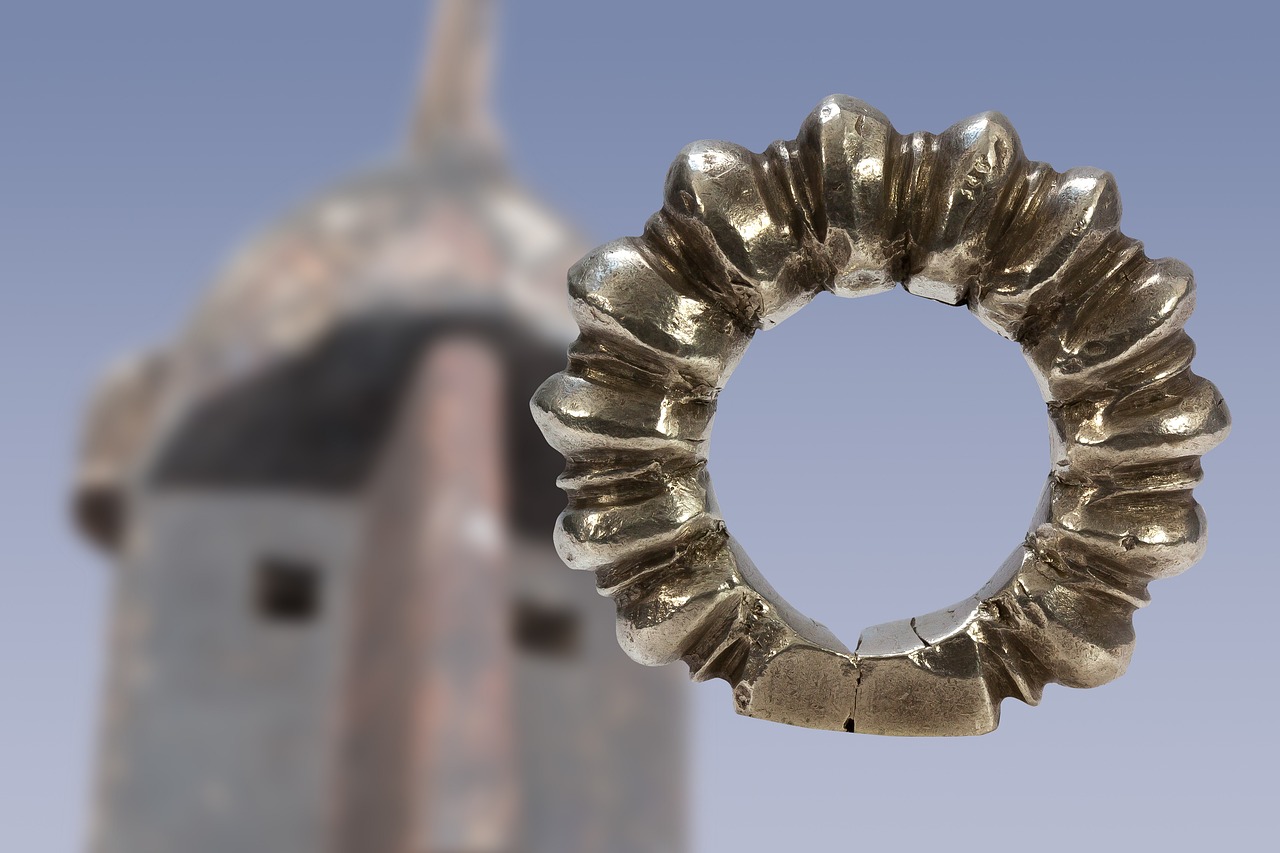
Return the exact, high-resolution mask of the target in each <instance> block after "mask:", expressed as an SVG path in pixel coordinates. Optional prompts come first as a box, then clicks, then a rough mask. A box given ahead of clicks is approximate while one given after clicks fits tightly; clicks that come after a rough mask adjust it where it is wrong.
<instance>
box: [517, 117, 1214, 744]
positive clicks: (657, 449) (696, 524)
mask: <svg viewBox="0 0 1280 853" xmlns="http://www.w3.org/2000/svg"><path fill="white" fill-rule="evenodd" d="M1119 224H1120V197H1119V194H1118V192H1117V190H1116V186H1115V181H1114V179H1113V178H1112V176H1111V175H1110V174H1108V173H1106V172H1102V171H1098V170H1095V169H1070V170H1068V171H1066V172H1061V173H1060V172H1056V171H1054V170H1053V169H1052V168H1050V167H1049V166H1047V165H1046V164H1044V163H1038V162H1035V161H1031V160H1028V159H1027V158H1026V156H1025V155H1024V154H1023V151H1022V146H1021V143H1020V142H1019V140H1018V136H1017V134H1016V132H1015V131H1014V130H1013V127H1012V126H1011V125H1010V124H1009V121H1008V120H1007V119H1006V118H1005V117H1004V116H1002V115H1000V114H998V113H984V114H982V115H978V116H974V117H973V118H969V119H966V120H965V121H962V122H960V123H958V124H956V125H954V126H952V127H951V128H949V129H947V130H946V131H944V132H943V133H941V134H937V135H935V134H931V133H913V134H909V135H904V134H900V133H898V132H897V131H895V130H894V128H893V126H892V125H891V124H890V123H889V121H888V119H886V118H885V117H884V116H883V115H882V114H881V113H880V112H879V111H877V110H875V109H874V108H872V107H870V106H868V105H867V104H864V103H862V102H861V101H858V100H855V99H853V98H849V97H845V96H833V97H830V98H827V99H826V100H824V101H823V102H822V103H821V104H819V105H818V107H817V108H816V109H815V110H814V111H813V112H812V113H811V114H810V115H809V117H808V118H807V119H806V120H805V122H804V124H803V126H802V127H801V130H800V134H799V136H798V137H797V138H796V139H795V140H794V141H786V142H776V143H774V144H773V145H771V146H769V148H768V149H767V150H766V151H765V152H764V153H762V154H755V153H752V152H750V151H747V150H745V149H743V148H741V147H739V146H736V145H732V144H730V143H725V142H697V143H694V144H693V145H690V146H688V147H687V148H685V150H684V151H683V152H681V154H680V156H679V157H678V158H677V159H676V161H675V163H674V164H673V165H672V167H671V170H670V172H669V174H668V176H667V181H666V190H665V201H664V204H663V207H662V210H660V211H659V212H658V213H657V214H655V215H654V216H653V217H652V218H651V219H650V220H649V222H648V223H647V225H646V227H645V230H644V234H643V236H641V237H638V238H624V239H621V240H616V241H614V242H612V243H608V244H605V245H604V246H601V247H599V248H597V249H595V250H594V251H593V252H591V253H590V254H588V255H587V256H586V257H585V258H583V259H582V260H581V261H579V262H578V263H577V264H576V265H575V266H574V267H573V269H572V270H571V271H570V273H569V290H570V297H571V304H572V307H573V311H574V316H575V318H576V320H577V322H578V325H579V328H580V330H581V335H580V337H579V338H578V339H577V341H576V342H575V343H574V344H573V346H572V347H571V349H570V350H569V362H568V367H567V368H566V370H565V371H564V372H562V373H559V374H557V375H555V376H553V377H551V378H550V379H548V380H547V382H546V383H544V384H543V385H542V387H541V388H540V389H539V390H538V392H537V394H536V395H535V396H534V398H533V401H532V405H533V412H534V416H535V418H536V419H537V421H538V423H539V425H540V426H541V427H542V430H543V432H544V434H545V435H546V437H547V440H548V441H549V442H550V443H551V444H552V445H553V446H554V447H555V448H556V449H557V450H559V451H560V452H561V453H562V454H564V456H565V458H566V460H567V468H566V470H565V473H564V475H563V476H562V478H561V479H560V485H561V486H562V488H564V490H565V491H566V492H567V493H568V498H569V505H568V508H567V509H566V510H565V512H564V513H563V514H562V515H561V517H560V520H559V523H558V525H557V528H556V531H555V541H556V547H557V549H558V551H559V553H560V556H561V557H562V558H563V559H564V561H565V562H566V563H567V564H568V565H569V566H571V567H573V568H579V569H591V570H593V571H595V573H596V577H597V583H598V586H599V589H600V591H601V592H602V593H603V594H605V595H608V596H610V597H612V598H613V599H614V601H615V603H616V604H617V609H618V638H619V640H620V642H621V644H622V646H623V648H625V649H626V651H627V652H628V653H629V654H630V655H631V656H632V657H633V658H635V659H636V660H638V661H640V662H642V663H646V664H651V665H657V664H665V663H670V662H672V661H675V660H677V659H683V660H684V661H685V662H686V663H688V665H689V668H690V671H691V673H692V676H693V678H695V679H697V680H702V679H707V678H723V679H725V680H726V681H728V682H729V683H730V684H731V685H733V696H734V700H735V703H736V706H737V710H738V712H739V713H742V714H746V715H748V716H752V717H760V718H764V719H770V720H776V721H779V722H784V723H791V724H795V725H802V726H810V727H815V728H824V729H836V730H840V729H843V730H846V731H858V732H870V733H876V734H892V735H968V734H981V733H984V732H988V731H991V730H992V729H994V728H995V727H996V725H997V723H998V722H999V710H1000V702H1001V700H1003V699H1004V698H1005V697H1007V696H1014V697H1017V698H1019V699H1021V700H1023V701H1025V702H1029V703H1032V704H1035V703H1036V702H1038V701H1039V698H1040V695H1041V691H1042V690H1043V688H1044V685H1045V684H1046V683H1047V682H1050V681H1054V682H1058V683H1061V684H1065V685H1068V686H1073V687H1091V686H1094V685H1098V684H1102V683H1104V682H1106V681H1109V680H1111V679H1113V678H1115V677H1117V676H1119V675H1120V674H1121V673H1123V672H1124V669H1125V666H1126V664H1127V663H1128V661H1129V657H1130V654H1131V653H1132V650H1133V642H1134V635H1133V627H1132V619H1131V617H1132V614H1133V611H1134V610H1135V609H1136V608H1138V607H1141V606H1143V605H1144V604H1145V603H1146V601H1147V593H1146V586H1147V584H1148V582H1149V581H1151V580H1153V579H1156V578H1162V577H1168V576H1170V575H1174V574H1177V573H1179V572H1181V571H1183V570H1185V569H1186V568H1188V567H1189V566H1190V565H1191V564H1192V563H1194V562H1195V561H1196V560H1197V559H1198V558H1199V557H1200V555H1201V553H1202V551H1203V548H1204V516H1203V513H1202V512H1201V509H1200V506H1199V504H1197V503H1196V501H1195V500H1194V498H1193V497H1192V494H1191V490H1192V488H1193V487H1194V486H1195V485H1196V483H1198V482H1199V480H1200V476H1201V471H1200V464H1199V456H1200V455H1201V454H1203V453H1204V452H1205V451H1207V450H1209V449H1210V448H1212V447H1213V446H1214V445H1216V444H1217V443H1218V442H1220V441H1221V440H1222V439H1223V438H1224V437H1225V436H1226V434H1227V431H1228V429H1229V427H1230V416H1229V414H1228V412H1227V408H1226V405H1225V404H1224V402H1223V400H1222V396H1221V394H1220V393H1219V392H1218V390H1217V389H1216V388H1215V387H1214V386H1213V385H1212V383H1210V382H1208V381H1207V380H1205V379H1202V378H1201V377H1199V376H1197V375H1195V374H1194V373H1192V372H1191V370H1190V363H1191V359H1192V355H1193V353H1194V346H1193V344H1192V342H1191V339H1190V338H1188V337H1187V335H1186V333H1185V332H1183V331H1182V326H1183V324H1184V323H1185V321H1186V319H1187V317H1188V315H1189V314H1190V313H1191V309H1192V305H1193V303H1194V298H1195V297H1194V293H1195V288H1194V283H1193V279H1192V275H1191V271H1190V270H1189V269H1188V268H1187V267H1186V266H1185V265H1184V264H1182V263H1180V262H1179V261H1176V260H1171V259H1160V260H1152V259H1149V258H1147V257H1146V255H1145V254H1143V251H1142V245H1141V244H1140V243H1139V242H1138V241H1136V240H1133V239H1132V238H1130V237H1127V236H1125V235H1124V234H1123V233H1121V231H1120V227H1119ZM897 283H902V284H903V285H904V286H905V288H906V289H907V290H908V291H909V292H911V293H913V294H917V295H920V296H924V297H927V298H930V299H936V300H939V301H942V302H946V303H950V304H955V305H960V304H965V305H967V306H968V307H969V310H970V311H972V312H973V313H974V314H976V315H977V316H978V318H979V319H980V320H981V321H982V322H983V323H984V324H986V325H987V326H989V327H990V328H992V329H994V330H995V331H996V332H998V333H999V334H1001V335H1003V336H1004V337H1006V338H1009V339H1011V340H1013V341H1015V342H1017V343H1018V344H1019V345H1020V346H1021V347H1022V350H1023V353H1024V355H1025V356H1026V359H1027V361H1028V363H1029V364H1030V365H1031V368H1032V370H1033V372H1034V373H1035V375H1036V377H1037V380H1038V382H1039V385H1040V388H1041V391H1042V394H1043V396H1044V399H1045V402H1046V403H1047V404H1048V410H1049V419H1050V424H1051V455H1052V467H1051V470H1050V473H1049V477H1048V480H1047V482H1046V485H1045V489H1044V495H1043V498H1042V500H1041V502H1040V504H1039V506H1038V507H1037V509H1036V511H1035V514H1034V518H1033V519H1032V523H1031V526H1030V528H1029V530H1028V531H1027V532H1026V534H1025V536H1024V537H1023V538H1022V540H1021V541H1020V542H1019V544H1018V545H1017V546H1016V547H1015V548H1014V549H1013V552H1012V553H1011V554H1010V556H1009V558H1008V560H1007V561H1006V562H1005V563H1004V564H1003V565H1002V566H1001V567H1000V569H999V570H998V571H997V572H996V574H995V576H994V577H993V578H992V579H991V581H989V582H988V583H987V584H986V586H984V587H983V588H982V589H980V590H979V591H978V592H977V593H975V594H974V595H973V596H971V597H970V598H968V599H965V600H964V601H962V602H960V603H959V604H956V605H954V606H952V607H948V608H945V609H943V610H939V611H936V612H934V613H929V614H927V615H924V616H917V617H915V618H912V619H904V620H901V621H899V622H891V623H888V624H885V625H878V626H875V627H872V628H869V629H867V630H866V631H864V632H863V634H862V636H861V638H860V639H859V642H858V645H857V646H856V647H855V648H854V649H852V650H850V649H849V648H848V647H846V646H844V645H843V644H841V643H840V641H839V640H837V639H836V638H835V637H834V636H832V635H831V633H830V632H829V631H828V630H827V629H826V628H825V627H823V626H822V625H820V624H818V623H816V622H814V621H813V620H811V619H809V618H807V617H805V616H804V615H802V614H801V613H799V612H797V611H796V610H794V609H793V608H792V607H790V606H789V605H788V604H787V603H786V602H785V601H783V600H782V599H781V598H780V597H779V596H778V595H777V593H775V592H774V591H773V589H772V588H770V586H769V584H768V583H767V582H766V581H765V580H764V578H763V577H762V576H761V575H760V573H759V572H758V571H757V570H756V568H755V567H754V566H753V565H752V563H751V561H750V559H749V558H748V557H747V555H746V553H745V552H744V551H743V550H742V548H741V546H740V545H738V543H737V542H736V541H735V540H734V539H733V537H732V536H731V535H730V534H729V533H728V530H727V528H726V524H725V520H724V519H723V518H722V516H721V513H720V510H719V508H718V506H717V503H716V499H715V495H714V492H713V491H712V488H711V481H710V478H709V476H708V474H707V470H706V464H707V448H708V441H709V438H710V431H711V423H712V418H713V416H714V413H715V405H716V396H717V394H718V392H719V390H720V389H721V388H723V387H724V384H725V381H726V380H727V378H728V376H729V374H730V373H731V372H732V370H733V369H734V367H735V366H736V365H737V363H738V361H739V359H740V358H741V356H742V353H743V351H744V350H745V349H746V346H747V344H748V342H749V341H750V339H751V337H752V335H753V334H754V333H755V332H756V331H757V330H759V329H768V328H769V327H771V326H773V325H775V324H777V323H779V322H781V321H782V320H783V319H785V318H786V317H787V316H789V315H790V314H792V313H793V312H795V311H796V310H798V309H799V308H801V307H802V306H803V305H804V304H805V303H806V302H808V301H809V300H810V299H812V298H813V297H814V296H815V295H816V294H817V293H818V292H819V291H822V290H830V291H832V292H833V293H836V294H838V295H840V296H862V295H865V294H871V293H879V292H881V291H885V290H890V289H892V288H893V287H894V286H895V285H896V284H897Z"/></svg>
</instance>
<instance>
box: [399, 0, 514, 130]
mask: <svg viewBox="0 0 1280 853" xmlns="http://www.w3.org/2000/svg"><path fill="white" fill-rule="evenodd" d="M497 5H498V3H497V0H437V2H436V10H435V16H434V20H433V22H432V26H431V38H430V43H429V45H428V48H427V56H426V62H425V64H424V68H423V76H422V84H421V86H420V88H419V92H418V100H417V104H416V105H415V108H414V116H413V127H412V129H411V138H410V147H411V148H412V150H413V151H414V152H415V153H419V154H421V153H424V152H426V151H428V150H429V149H431V148H432V147H434V146H435V144H436V143H437V142H438V141H440V140H441V139H442V138H453V139H463V140H466V141H467V142H469V143H481V144H485V145H488V146H494V147H496V146H497V145H498V131H497V125H496V122H495V121H494V117H493V109H492V103H491V89H492V78H493V65H494V59H495V55H496V45H495V42H496V41H497V37H496V30H497Z"/></svg>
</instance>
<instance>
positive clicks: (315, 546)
mask: <svg viewBox="0 0 1280 853" xmlns="http://www.w3.org/2000/svg"><path fill="white" fill-rule="evenodd" d="M494 14H495V12H494V9H493V3H492V2H491V0H441V2H440V3H439V6H438V8H437V11H436V16H435V23H434V25H433V27H432V47H431V50H430V51H429V54H428V56H429V62H428V65H427V74H426V77H425V82H424V85H423V88H422V91H421V96H420V101H419V104H418V105H417V110H416V116H415V121H414V124H413V132H412V140H411V145H410V146H409V149H410V150H409V151H408V152H407V154H406V156H404V157H403V158H402V159H401V160H400V161H399V162H395V163H392V164H391V165H389V166H387V167H386V168H383V169H380V170H378V171H375V172H373V173H371V174H366V175H363V176H360V177H358V178H356V179H355V180H352V181H348V182H346V183H344V184H342V185H340V186H339V187H337V188H336V189H335V190H333V191H331V192H328V193H325V194H323V195H321V196H320V197H319V198H317V199H315V200H313V201H312V202H311V203H309V204H307V205H305V206H304V207H302V208H301V209H300V210H298V211H297V212H295V213H294V214H293V215H291V216H289V217H287V218H286V219H285V220H284V221H283V222H281V223H280V224H279V225H277V226H276V227H273V228H271V229H270V230H268V231H267V233H265V234H264V235H262V236H261V238H259V239H257V240H256V241H254V242H252V243H251V244H250V245H249V246H248V247H247V248H246V249H245V250H244V251H243V252H242V253H241V254H240V255H239V256H238V257H237V258H235V259H234V260H233V262H232V263H231V264H230V266H229V268H228V269H227V270H226V271H225V273H224V274H223V275H222V276H221V278H220V279H219V280H218V281H217V282H216V283H215V285H214V286H213V288H212V289H211V291H210V293H209V295H208V298H207V299H206V300H205V302H204V304H203V305H202V306H201V307H200V308H199V309H198V310H197V311H196V313H195V316H194V318H193V320H192V321H191V322H190V324H189V326H188V327H187V328H185V329H184V330H182V331H181V332H180V333H179V334H178V335H177V336H176V338H175V339H174V340H173V341H172V342H171V343H170V344H169V345H167V346H164V347H163V348H160V349H157V350H155V351H153V352H151V353H148V354H145V355H143V356H140V357H138V358H136V359H134V360H132V361H131V362H129V363H127V364H125V365H123V366H122V367H120V368H118V369H117V370H116V371H115V372H114V373H112V374H111V375H110V376H109V377H108V378H107V379H106V380H105V381H104V383H103V385H102V388H101V389H100V391H99V393H98V395H97V398H96V400H95V402H94V404H93V406H92V407H91V411H90V415H89V421H88V424H87V428H86V437H85V444H84V449H83V454H82V458H81V465H80V470H79V480H78V482H77V484H76V492H75V508H76V514H77V518H78V521H79V524H80V526H81V528H82V530H83V531H85V532H86V533H87V534H88V535H89V536H90V537H91V538H92V539H93V540H94V541H95V542H96V543H98V544H99V545H100V546H101V547H102V548H103V549H104V550H106V551H107V552H108V553H109V554H110V555H111V556H112V557H113V559H114V561H115V562H116V564H117V566H118V569H117V570H118V580H117V583H116V591H115V601H114V615H113V629H112V637H111V644H112V645H111V655H110V657H111V662H110V673H109V676H108V683H107V693H106V700H105V705H104V708H105V711H104V720H103V724H102V735H101V754H100V758H99V781H98V787H97V795H96V802H95V816H94V821H93V825H94V837H93V841H92V846H93V850H94V853H238V851H244V853H435V851H441V853H444V852H445V851H448V853H462V851H517V850H519V851H534V853H537V851H546V853H575V851H583V853H613V851H653V853H657V851H662V853H677V852H678V851H680V850H682V849H684V812H683V807H684V802H685V792H684V767H683V744H682V738H683V728H684V722H683V709H682V707H681V700H680V696H681V691H682V689H683V685H684V678H683V674H682V673H678V672H672V671H668V670H646V669H644V668H642V667H639V666H636V665H634V664H631V663H630V662H629V661H627V660H626V659H625V657H624V655H623V654H622V653H621V652H620V651H619V650H618V648H617V646H616V643H615V642H614V638H613V614H612V613H611V608H610V607H607V606H605V605H604V603H603V602H601V601H599V600H598V599H597V597H596V595H595V593H594V589H593V585H592V583H591V578H590V576H589V575H582V574H578V573H574V572H570V571H568V570H567V569H565V568H564V567H563V566H562V565H561V564H560V563H559V561H558V559H557V558H556V556H555V554H554V552H553V551H552V549H551V546H550V531H551V527H552V524H553V522H554V519H555V516H556V514H557V513H558V511H559V510H560V508H561V507H562V506H563V503H564V500H563V496H562V495H561V494H560V493H559V492H558V491H557V490H556V489H555V488H554V485H553V481H554V478H555V475H556V473H558V470H559V468H560V461H559V458H558V456H557V455H556V454H555V453H554V452H553V451H551V450H549V449H548V448H547V447H546V446H545V445H544V444H543V442H542V440H541V438H540V437H539V436H538V435H537V433H536V429H535V428H534V427H533V425H532V423H531V421H530V418H529V417H528V414H527V404H526V401H527V400H528V398H529V396H530V394H531V393H532V391H533V389H534V388H535V387H536V386H537V384H538V383H539V382H540V381H541V379H542V378H544V377H545V376H546V375H548V374H550V373H552V372H554V371H555V370H557V369H559V368H560V367H561V366H562V364H563V357H564V356H563V354H564V347H565V344H566V342H567V340H568V339H569V337H570V336H571V335H572V333H573V329H572V324H571V322H570V320H569V317H568V310H567V307H566V304H565V295H564V293H565V290H564V273H565V270H566V269H567V268H568V267H569V265H570V264H571V263H572V262H573V261H574V260H576V259H577V258H578V257H579V256H580V255H581V254H582V253H583V250H584V246H583V244H582V243H581V242H580V241H579V239H578V237H577V235H576V234H575V233H574V232H573V230H572V229H571V228H569V227H568V226H566V225H565V224H564V223H563V222H562V221H561V220H560V219H559V218H557V217H556V216H555V215H554V214H552V213H551V212H549V211H548V210H546V209H545V208H544V207H543V206H542V205H541V204H539V203H538V202H537V200H536V199H534V198H532V197H531V196H530V195H529V194H528V193H527V192H526V191H525V190H523V189H522V188H521V187H520V186H519V185H518V184H517V183H516V182H515V181H513V179H512V178H511V176H510V175H509V173H508V172H507V170H506V168H505V167H504V160H503V157H502V151H501V146H500V144H499V136H498V134H497V132H496V131H495V128H494V122H493V120H492V118H491V115H490V112H489V100H488V94H489V86H488V82H489V81H488V75H489V72H490V68H491V65H492V62H491V60H492V58H493V56H492V54H493V37H492V36H493V29H494V20H493V18H494ZM335 118H336V117H335Z"/></svg>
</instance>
